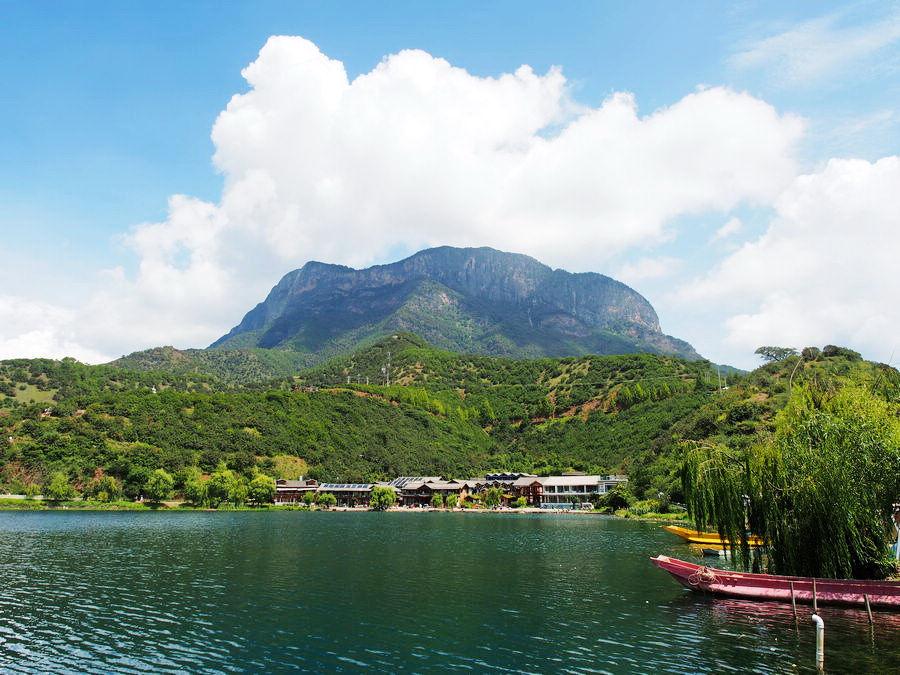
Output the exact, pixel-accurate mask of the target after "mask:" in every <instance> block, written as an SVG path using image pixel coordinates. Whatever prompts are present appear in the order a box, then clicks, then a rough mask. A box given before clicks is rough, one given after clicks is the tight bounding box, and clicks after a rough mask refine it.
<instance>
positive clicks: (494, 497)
mask: <svg viewBox="0 0 900 675" xmlns="http://www.w3.org/2000/svg"><path fill="white" fill-rule="evenodd" d="M502 501H503V490H501V489H500V488H498V487H489V488H488V489H487V490H485V491H484V492H483V493H482V495H481V503H482V504H484V505H485V506H486V507H488V508H489V509H492V508H494V507H495V506H499V505H500V502H502Z"/></svg>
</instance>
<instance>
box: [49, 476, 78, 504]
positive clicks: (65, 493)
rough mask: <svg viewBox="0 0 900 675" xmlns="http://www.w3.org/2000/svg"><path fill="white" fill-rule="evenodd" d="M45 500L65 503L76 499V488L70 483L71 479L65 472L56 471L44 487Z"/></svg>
mask: <svg viewBox="0 0 900 675" xmlns="http://www.w3.org/2000/svg"><path fill="white" fill-rule="evenodd" d="M43 496H44V499H47V500H49V501H51V502H63V501H68V500H70V499H75V497H76V492H75V488H74V487H72V485H71V483H69V477H68V476H67V475H66V474H65V472H63V471H55V472H54V473H53V474H51V476H50V480H49V481H48V482H47V484H46V485H44V489H43Z"/></svg>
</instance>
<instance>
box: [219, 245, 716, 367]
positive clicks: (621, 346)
mask: <svg viewBox="0 0 900 675" xmlns="http://www.w3.org/2000/svg"><path fill="white" fill-rule="evenodd" d="M397 330H404V331H410V332H414V333H418V334H419V335H421V336H422V337H424V338H425V339H426V340H428V341H429V342H431V343H433V344H435V345H436V346H439V347H443V348H445V349H451V350H454V351H463V352H475V353H485V354H502V355H508V356H563V355H578V354H585V353H599V354H616V353H629V352H638V351H647V352H655V353H664V354H676V355H679V356H685V357H688V358H699V357H698V354H697V353H696V352H695V351H694V349H693V348H692V347H691V346H690V345H689V344H687V343H686V342H683V341H681V340H677V339H675V338H672V337H669V336H667V335H664V334H663V333H662V332H661V330H660V326H659V319H658V317H657V316H656V312H655V311H654V309H653V307H652V306H651V305H650V303H649V302H647V300H646V299H645V298H644V297H642V296H641V295H640V294H639V293H637V292H636V291H634V290H633V289H631V288H629V287H628V286H626V285H625V284H622V283H620V282H618V281H616V280H614V279H611V278H609V277H606V276H604V275H602V274H594V273H583V274H571V273H569V272H566V271H564V270H553V269H551V268H549V267H547V266H546V265H543V264H541V263H540V262H538V261H537V260H535V259H533V258H529V257H528V256H524V255H519V254H513V253H504V252H502V251H496V250H494V249H490V248H474V249H472V248H450V247H441V248H434V249H428V250H425V251H421V252H419V253H416V254H415V255H413V256H410V257H409V258H406V259H405V260H401V261H399V262H396V263H392V264H390V265H377V266H375V267H370V268H368V269H363V270H355V269H352V268H349V267H344V266H340V265H329V264H325V263H319V262H310V263H307V264H306V265H304V266H303V267H302V268H300V269H298V270H295V271H293V272H290V273H288V274H287V275H285V276H284V278H282V280H281V281H280V282H278V284H277V285H276V286H275V287H274V288H273V289H272V291H271V292H270V293H269V295H268V297H267V298H266V299H265V301H263V302H261V303H260V304H259V305H257V306H256V307H255V308H254V309H252V310H251V311H250V312H248V313H247V315H246V316H245V317H244V319H243V321H241V323H240V324H238V325H237V326H236V327H235V328H233V329H232V330H231V331H230V332H229V333H228V334H227V335H225V336H223V337H222V338H220V339H219V340H217V341H216V342H215V343H213V344H212V345H211V346H212V347H232V348H233V347H269V348H273V347H274V348H282V349H291V350H295V351H301V352H308V353H310V354H321V355H322V356H323V357H324V356H328V355H331V354H333V353H336V352H340V351H344V350H346V349H353V348H355V347H356V346H358V345H359V344H360V343H363V342H365V341H368V340H370V339H372V338H376V337H380V336H382V335H384V334H387V333H389V332H392V331H397Z"/></svg>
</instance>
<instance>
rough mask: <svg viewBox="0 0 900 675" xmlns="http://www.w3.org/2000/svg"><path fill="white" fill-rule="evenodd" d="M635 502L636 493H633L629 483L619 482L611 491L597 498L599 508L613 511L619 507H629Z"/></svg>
mask: <svg viewBox="0 0 900 675" xmlns="http://www.w3.org/2000/svg"><path fill="white" fill-rule="evenodd" d="M633 503H634V495H633V494H631V490H630V489H629V487H628V484H627V483H619V484H618V485H616V486H615V487H614V488H613V489H612V490H610V491H609V492H607V493H605V494H603V495H600V498H599V499H598V500H597V508H600V509H604V510H607V511H610V512H613V511H618V510H619V509H627V508H628V507H629V506H631V505H632V504H633Z"/></svg>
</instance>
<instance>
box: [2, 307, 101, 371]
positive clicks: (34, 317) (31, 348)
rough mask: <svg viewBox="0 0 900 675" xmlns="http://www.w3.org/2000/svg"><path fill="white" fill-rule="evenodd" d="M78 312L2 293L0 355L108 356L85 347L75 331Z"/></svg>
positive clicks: (91, 360) (94, 359) (82, 358)
mask: <svg viewBox="0 0 900 675" xmlns="http://www.w3.org/2000/svg"><path fill="white" fill-rule="evenodd" d="M76 318H77V317H76V313H75V312H74V311H72V310H69V309H65V308H62V307H57V306H55V305H52V304H48V303H43V302H35V301H32V300H24V299H22V298H16V297H11V296H8V295H0V357H6V358H9V357H18V358H39V357H46V358H63V357H65V356H71V357H73V358H76V359H78V360H79V361H84V362H87V363H100V362H102V361H105V360H108V359H107V358H106V354H103V353H101V352H98V351H96V350H94V349H91V348H89V347H84V346H83V345H82V344H81V343H80V340H79V338H78V336H77V335H76V333H75V326H76Z"/></svg>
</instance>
